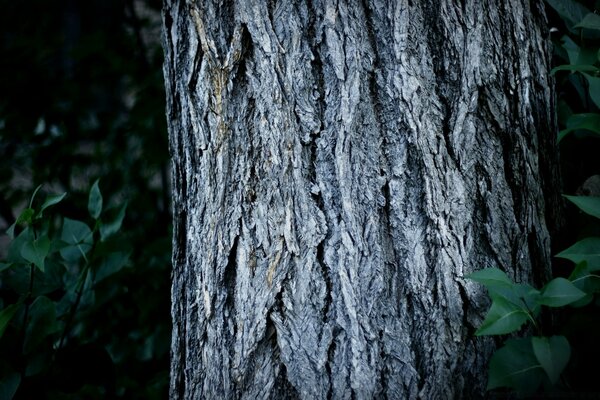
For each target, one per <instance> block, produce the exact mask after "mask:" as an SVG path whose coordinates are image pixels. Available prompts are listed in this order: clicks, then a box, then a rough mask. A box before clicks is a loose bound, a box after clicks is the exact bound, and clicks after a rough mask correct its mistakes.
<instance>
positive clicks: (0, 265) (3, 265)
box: [0, 263, 13, 272]
mask: <svg viewBox="0 0 600 400" xmlns="http://www.w3.org/2000/svg"><path fill="white" fill-rule="evenodd" d="M12 266H13V264H12V263H0V272H2V271H4V270H5V269H9V268H10V267H12Z"/></svg>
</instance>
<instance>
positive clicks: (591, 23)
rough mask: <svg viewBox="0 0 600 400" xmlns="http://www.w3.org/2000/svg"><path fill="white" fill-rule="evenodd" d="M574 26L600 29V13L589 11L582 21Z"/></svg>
mask: <svg viewBox="0 0 600 400" xmlns="http://www.w3.org/2000/svg"><path fill="white" fill-rule="evenodd" d="M574 28H586V29H596V30H600V15H597V14H594V13H589V14H587V15H586V16H585V17H584V18H583V20H581V22H580V23H578V24H577V25H575V26H574Z"/></svg>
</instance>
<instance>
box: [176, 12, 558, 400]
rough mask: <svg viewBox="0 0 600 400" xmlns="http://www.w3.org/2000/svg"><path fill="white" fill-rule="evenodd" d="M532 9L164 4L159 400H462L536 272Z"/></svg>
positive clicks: (537, 168) (541, 168) (541, 164)
mask: <svg viewBox="0 0 600 400" xmlns="http://www.w3.org/2000/svg"><path fill="white" fill-rule="evenodd" d="M540 7H542V5H540V4H539V2H538V1H537V0H536V1H531V2H529V1H522V0H518V1H517V0H514V1H512V0H499V1H487V0H486V1H484V0H479V1H477V0H471V1H468V0H467V1H457V0H456V1H450V0H440V1H430V0H412V1H409V0H388V1H384V0H365V1H346V0H339V1H337V0H286V1H273V0H271V1H260V0H238V1H232V2H228V1H226V2H221V1H218V0H213V1H211V0H202V1H200V0H198V1H196V2H193V1H190V2H185V1H183V0H180V1H177V0H166V1H165V8H164V24H165V36H164V46H165V53H166V62H165V80H166V88H167V100H168V106H167V107H168V109H167V114H168V120H169V133H170V142H171V152H172V157H173V177H174V224H175V227H174V229H175V232H174V248H175V250H174V255H173V263H174V270H173V293H172V296H173V306H172V318H173V344H172V365H171V380H172V383H171V392H170V394H171V397H172V398H173V399H199V398H207V399H280V398H290V399H295V398H300V399H373V398H376V399H385V398H387V399H409V398H410V399H412V398H423V399H441V398H443V399H445V398H460V399H462V398H470V397H480V396H481V395H482V393H483V391H484V386H485V379H486V373H485V371H486V369H487V366H486V365H487V360H488V357H489V354H490V352H491V350H492V347H493V343H492V342H491V341H490V340H489V339H481V338H475V337H474V336H473V332H474V330H475V327H476V326H478V324H479V323H480V322H481V320H482V316H483V314H484V312H485V310H486V308H487V306H488V301H487V298H486V296H485V293H484V292H483V290H482V288H481V287H479V286H478V285H476V284H474V283H471V282H468V281H466V280H465V279H464V275H466V274H467V273H469V272H472V271H474V270H477V269H480V268H484V267H489V266H498V267H500V268H503V269H504V270H506V271H507V272H508V273H509V274H510V275H511V276H513V277H514V278H515V279H517V280H530V279H532V278H533V279H536V278H537V279H539V278H540V277H541V276H543V275H544V274H545V271H547V266H548V265H549V235H548V229H547V225H546V222H545V219H544V216H545V213H546V212H547V208H548V207H550V206H553V204H554V200H552V202H551V204H550V205H549V204H548V198H547V199H546V201H545V199H544V190H546V189H548V187H549V183H551V182H552V179H553V175H552V174H553V173H552V161H553V157H554V154H556V151H555V149H554V147H553V146H554V145H553V144H552V143H553V139H552V138H553V137H554V134H553V132H554V118H553V115H552V108H553V107H552V105H553V104H552V102H553V100H552V93H551V91H550V89H549V82H548V78H547V76H548V62H549V56H548V55H549V51H548V50H549V44H548V42H547V40H546V37H547V33H546V31H545V27H544V23H545V17H544V13H543V9H541V8H540Z"/></svg>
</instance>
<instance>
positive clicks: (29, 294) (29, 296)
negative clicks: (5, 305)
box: [19, 264, 35, 377]
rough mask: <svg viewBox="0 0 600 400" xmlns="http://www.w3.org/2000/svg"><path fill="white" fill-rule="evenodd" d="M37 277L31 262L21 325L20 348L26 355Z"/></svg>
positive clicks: (22, 374) (23, 373)
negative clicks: (28, 323) (34, 285)
mask: <svg viewBox="0 0 600 400" xmlns="http://www.w3.org/2000/svg"><path fill="white" fill-rule="evenodd" d="M34 278H35V266H34V265H33V264H31V265H30V266H29V289H28V291H27V296H26V297H25V314H24V315H23V324H22V325H21V335H20V338H21V343H20V346H19V348H20V349H21V355H24V353H25V351H24V349H23V348H24V347H25V336H26V335H27V319H28V318H29V306H30V305H31V299H32V297H33V296H32V293H33V280H34ZM25 367H26V365H25V360H24V359H23V364H22V365H21V371H20V373H21V377H23V376H25Z"/></svg>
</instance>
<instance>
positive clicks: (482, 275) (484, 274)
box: [465, 268, 513, 288]
mask: <svg viewBox="0 0 600 400" xmlns="http://www.w3.org/2000/svg"><path fill="white" fill-rule="evenodd" d="M465 278H467V279H470V280H472V281H475V282H479V283H481V284H483V285H485V287H487V288H490V287H511V286H512V285H513V282H512V281H511V280H510V278H509V277H508V276H507V275H506V273H505V272H504V271H501V270H499V269H498V268H485V269H481V270H479V271H475V272H473V273H471V274H469V275H466V276H465Z"/></svg>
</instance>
